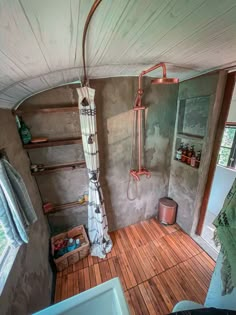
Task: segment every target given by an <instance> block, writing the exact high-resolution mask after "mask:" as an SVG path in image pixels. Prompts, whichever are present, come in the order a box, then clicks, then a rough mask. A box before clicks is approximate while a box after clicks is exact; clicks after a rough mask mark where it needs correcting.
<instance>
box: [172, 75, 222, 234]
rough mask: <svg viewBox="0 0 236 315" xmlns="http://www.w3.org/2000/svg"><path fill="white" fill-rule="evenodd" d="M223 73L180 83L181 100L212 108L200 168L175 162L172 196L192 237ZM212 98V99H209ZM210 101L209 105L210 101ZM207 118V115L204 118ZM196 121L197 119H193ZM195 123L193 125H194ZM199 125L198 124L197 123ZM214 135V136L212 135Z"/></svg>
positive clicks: (185, 228) (179, 219)
mask: <svg viewBox="0 0 236 315" xmlns="http://www.w3.org/2000/svg"><path fill="white" fill-rule="evenodd" d="M218 80H219V74H218V73H214V74H209V75H205V76H201V77H198V78H195V79H192V80H188V81H185V82H182V83H180V86H179V95H178V99H179V100H186V99H190V98H199V99H201V97H203V98H204V104H206V106H207V107H208V108H207V109H206V112H207V113H208V121H207V125H206V134H205V137H204V139H203V144H202V158H201V164H200V168H199V169H192V168H191V167H189V166H187V165H183V164H182V163H180V162H177V161H175V160H174V159H172V163H171V172H170V184H169V196H170V197H171V198H173V199H174V200H175V201H176V202H177V203H178V215H177V223H178V224H179V225H180V226H181V227H182V228H183V229H184V230H185V231H186V232H187V233H189V234H192V232H193V233H194V232H195V230H194V231H193V228H195V227H196V226H194V223H195V224H196V221H197V219H198V215H199V210H200V205H201V201H202V197H203V192H204V187H205V186H204V184H205V183H204V180H206V178H207V173H208V168H209V162H210V158H211V149H212V144H213V139H214V137H213V134H214V128H215V127H216V121H215V118H217V111H216V110H215V106H214V104H215V100H216V90H217V83H218ZM206 96H209V97H208V98H205V97H206ZM206 99H208V102H206ZM204 116H205V115H204ZM192 119H195V118H194V117H192ZM191 123H192V122H191V121H190V122H189V124H190V125H191ZM193 125H195V123H193ZM210 135H211V136H210Z"/></svg>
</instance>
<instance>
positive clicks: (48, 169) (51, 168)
mask: <svg viewBox="0 0 236 315" xmlns="http://www.w3.org/2000/svg"><path fill="white" fill-rule="evenodd" d="M84 167H86V163H85V161H79V162H71V163H64V164H57V165H45V166H44V170H42V171H37V172H32V173H31V174H32V175H33V176H40V175H45V174H50V173H55V172H60V171H71V170H75V169H78V168H84Z"/></svg>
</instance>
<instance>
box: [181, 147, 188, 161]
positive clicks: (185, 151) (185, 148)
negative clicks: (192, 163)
mask: <svg viewBox="0 0 236 315" xmlns="http://www.w3.org/2000/svg"><path fill="white" fill-rule="evenodd" d="M186 153H187V145H186V144H185V146H184V148H183V151H182V155H181V162H183V163H185V161H186Z"/></svg>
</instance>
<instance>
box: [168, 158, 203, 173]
mask: <svg viewBox="0 0 236 315" xmlns="http://www.w3.org/2000/svg"><path fill="white" fill-rule="evenodd" d="M174 161H175V162H176V163H178V165H182V166H183V167H185V168H187V169H192V170H194V171H197V172H198V169H199V168H197V167H193V166H191V165H189V164H187V163H184V162H181V161H179V160H177V159H176V158H175V159H174Z"/></svg>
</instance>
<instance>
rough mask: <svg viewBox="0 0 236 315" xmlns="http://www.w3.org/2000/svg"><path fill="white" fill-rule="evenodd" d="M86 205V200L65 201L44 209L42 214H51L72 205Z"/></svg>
mask: <svg viewBox="0 0 236 315" xmlns="http://www.w3.org/2000/svg"><path fill="white" fill-rule="evenodd" d="M87 205H88V202H83V203H81V202H79V201H73V202H67V203H63V204H59V205H54V207H53V209H52V210H49V211H46V212H45V211H44V214H45V215H47V214H53V213H56V212H59V211H62V210H67V209H70V208H74V207H85V206H87Z"/></svg>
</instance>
